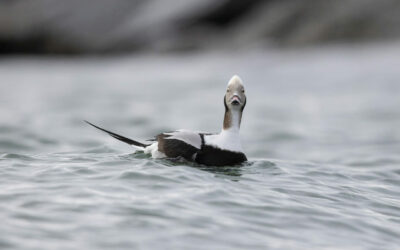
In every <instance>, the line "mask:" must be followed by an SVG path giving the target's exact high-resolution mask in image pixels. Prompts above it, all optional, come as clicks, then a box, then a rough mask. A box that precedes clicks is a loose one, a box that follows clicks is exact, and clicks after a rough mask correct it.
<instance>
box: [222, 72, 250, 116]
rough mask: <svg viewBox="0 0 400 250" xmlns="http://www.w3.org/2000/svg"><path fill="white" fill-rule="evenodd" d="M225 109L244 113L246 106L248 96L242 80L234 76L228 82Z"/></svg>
mask: <svg viewBox="0 0 400 250" xmlns="http://www.w3.org/2000/svg"><path fill="white" fill-rule="evenodd" d="M224 103H225V109H227V110H232V111H233V110H240V111H243V109H244V107H245V106H246V95H245V94H244V86H243V82H242V79H240V77H239V76H237V75H234V76H232V78H231V79H230V80H229V82H228V86H227V89H226V94H225V97H224Z"/></svg>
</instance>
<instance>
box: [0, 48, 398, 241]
mask: <svg viewBox="0 0 400 250" xmlns="http://www.w3.org/2000/svg"><path fill="white" fill-rule="evenodd" d="M398 55H400V46H398V45H396V44H382V45H368V46H364V47H354V46H332V47H325V48H314V49H303V50H300V49H297V50H296V49H295V50H289V51H279V50H268V49H267V50H261V51H260V50H249V51H246V52H231V51H230V52H229V51H226V52H217V51H215V52H207V53H191V54H182V55H132V56H130V55H127V56H119V57H109V58H96V57H88V58H35V57H33V58H29V57H19V58H17V57H14V58H3V59H1V61H0V119H1V120H0V221H1V223H0V248H1V249H400V189H399V188H400V156H399V152H400V130H399V128H400V98H399V93H400V84H399V82H400V72H399V65H400V57H399V56H398ZM233 74H239V75H240V76H241V77H242V79H243V80H244V83H245V86H246V91H247V97H248V102H247V106H246V109H245V112H244V117H243V121H242V128H241V136H242V141H243V147H244V148H245V152H246V154H247V156H248V158H249V162H248V163H246V164H244V165H243V166H239V167H238V166H236V167H221V168H216V167H204V166H197V165H194V164H190V163H187V162H182V161H168V160H164V159H156V160H155V159H151V158H149V157H148V156H146V155H144V154H143V153H141V152H136V153H135V152H134V150H133V149H132V148H131V147H130V146H128V145H125V144H123V143H120V142H118V141H116V140H114V139H113V138H110V137H108V136H107V135H106V134H103V133H101V132H99V131H97V130H95V129H93V128H92V127H89V126H88V125H87V124H85V123H83V121H82V120H84V119H87V120H89V121H91V122H93V123H95V124H98V125H100V126H103V127H105V128H107V129H110V130H112V131H115V132H117V133H120V134H123V135H126V136H128V137H132V138H135V139H138V140H142V141H144V140H145V139H148V138H152V137H153V136H154V135H156V134H157V133H159V132H162V131H166V130H174V129H178V128H187V129H193V130H201V131H209V132H218V131H219V130H220V129H221V126H222V118H223V112H224V107H223V104H222V100H223V95H224V92H225V86H226V83H227V81H228V80H229V78H230V77H231V76H232V75H233Z"/></svg>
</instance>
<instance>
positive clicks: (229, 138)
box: [204, 129, 243, 152]
mask: <svg viewBox="0 0 400 250" xmlns="http://www.w3.org/2000/svg"><path fill="white" fill-rule="evenodd" d="M204 142H205V144H206V145H211V146H215V147H218V148H220V149H225V150H229V151H234V152H243V149H242V144H241V142H240V136H239V131H238V130H229V129H228V130H222V131H221V133H219V134H216V135H206V136H204Z"/></svg>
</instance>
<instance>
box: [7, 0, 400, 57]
mask: <svg viewBox="0 0 400 250" xmlns="http://www.w3.org/2000/svg"><path fill="white" fill-rule="evenodd" d="M399 13H400V2H399V1H397V0H380V1H376V0H343V1H318V0H296V1H294V0H281V1H277V0H266V1H260V0H250V1H245V2H244V1H240V0H225V1H211V0H202V1H196V0H188V1H184V2H182V1H178V0H149V1H145V0H113V1H109V0H98V1H95V2H94V1H89V0H80V1H78V0H72V1H61V0H57V1H49V0H36V1H19V0H8V1H2V2H1V3H0V54H15V53H33V54H103V53H118V52H127V51H156V52H165V51H185V50H193V49H209V48H217V49H218V48H243V47H254V46H266V45H271V46H308V45H312V44H321V43H331V42H363V41H376V40H389V39H398V38H399V37H400V28H399V27H400V15H399Z"/></svg>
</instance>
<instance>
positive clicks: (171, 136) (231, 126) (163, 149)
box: [85, 75, 247, 166]
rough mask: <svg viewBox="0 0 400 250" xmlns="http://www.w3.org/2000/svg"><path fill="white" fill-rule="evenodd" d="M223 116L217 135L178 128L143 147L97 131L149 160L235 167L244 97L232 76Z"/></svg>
mask: <svg viewBox="0 0 400 250" xmlns="http://www.w3.org/2000/svg"><path fill="white" fill-rule="evenodd" d="M224 106H225V115H224V121H223V126H222V130H221V132H220V133H218V134H213V133H203V132H194V131H189V130H184V129H180V130H177V131H173V132H165V133H161V134H159V135H157V136H156V137H155V138H154V140H153V141H154V142H153V143H149V144H145V143H141V142H138V141H136V140H132V139H129V138H126V137H124V136H121V135H118V134H116V133H113V132H110V131H108V130H105V129H103V128H100V127H98V126H96V125H94V124H92V123H90V122H88V121H85V122H87V123H88V124H90V125H91V126H93V127H95V128H97V129H100V130H102V131H104V132H106V133H108V134H109V135H110V136H112V137H114V138H116V139H118V140H120V141H123V142H125V143H127V144H129V145H132V146H135V147H137V148H139V149H140V150H143V151H144V153H146V154H151V155H152V157H153V158H178V157H182V158H184V159H186V160H188V161H193V162H197V163H199V164H203V165H207V166H229V165H237V164H240V163H243V162H245V161H247V158H246V155H245V154H244V153H243V150H242V145H241V141H240V136H239V130H240V123H241V120H242V114H243V109H244V107H245V106H246V95H245V90H244V86H243V83H242V80H241V79H240V77H239V76H237V75H234V76H233V77H232V78H231V79H230V80H229V82H228V86H227V90H226V93H225V96H224Z"/></svg>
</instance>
